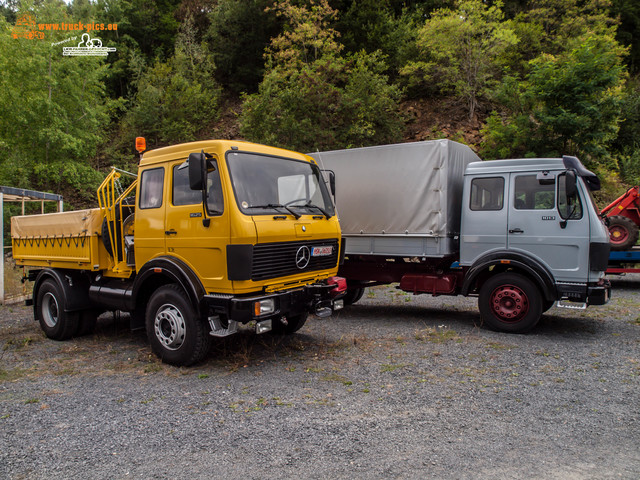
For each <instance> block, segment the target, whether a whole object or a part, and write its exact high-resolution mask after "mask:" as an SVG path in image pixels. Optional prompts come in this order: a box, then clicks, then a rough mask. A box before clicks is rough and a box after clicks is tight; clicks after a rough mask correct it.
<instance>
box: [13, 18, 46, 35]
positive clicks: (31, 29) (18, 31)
mask: <svg viewBox="0 0 640 480" xmlns="http://www.w3.org/2000/svg"><path fill="white" fill-rule="evenodd" d="M11 36H12V37H13V38H30V39H32V38H39V39H40V40H42V39H44V33H42V32H39V31H38V30H37V28H36V19H35V18H34V17H33V16H32V15H29V14H28V13H25V14H24V15H20V16H19V17H18V20H16V24H15V26H14V27H13V29H12V30H11Z"/></svg>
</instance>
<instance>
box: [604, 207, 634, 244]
mask: <svg viewBox="0 0 640 480" xmlns="http://www.w3.org/2000/svg"><path fill="white" fill-rule="evenodd" d="M609 242H610V243H611V249H612V250H629V249H631V248H633V246H634V245H635V244H636V243H638V225H636V224H635V223H634V222H633V220H631V219H630V218H627V217H623V216H621V215H615V216H613V217H609Z"/></svg>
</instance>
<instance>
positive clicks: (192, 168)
mask: <svg viewBox="0 0 640 480" xmlns="http://www.w3.org/2000/svg"><path fill="white" fill-rule="evenodd" d="M205 160H206V159H205V156H204V152H200V153H190V154H189V187H191V190H202V189H203V188H204V177H205V174H204V168H205V163H204V162H205Z"/></svg>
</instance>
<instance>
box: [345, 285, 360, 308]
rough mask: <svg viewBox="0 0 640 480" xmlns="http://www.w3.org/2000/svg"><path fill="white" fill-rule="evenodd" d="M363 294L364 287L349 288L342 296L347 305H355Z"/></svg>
mask: <svg viewBox="0 0 640 480" xmlns="http://www.w3.org/2000/svg"><path fill="white" fill-rule="evenodd" d="M362 295H364V288H351V289H349V290H347V293H346V294H345V296H344V297H342V300H343V301H344V304H345V306H347V305H353V304H354V303H356V302H357V301H358V300H360V299H361V298H362Z"/></svg>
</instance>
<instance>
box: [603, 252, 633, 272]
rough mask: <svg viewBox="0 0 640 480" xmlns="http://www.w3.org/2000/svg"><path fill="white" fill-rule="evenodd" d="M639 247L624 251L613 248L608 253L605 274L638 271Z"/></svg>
mask: <svg viewBox="0 0 640 480" xmlns="http://www.w3.org/2000/svg"><path fill="white" fill-rule="evenodd" d="M638 265H640V247H635V248H633V249H631V250H627V251H624V252H621V251H617V250H614V251H612V252H611V253H610V254H609V266H608V267H607V274H612V275H619V274H624V273H640V267H639V266H638Z"/></svg>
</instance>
